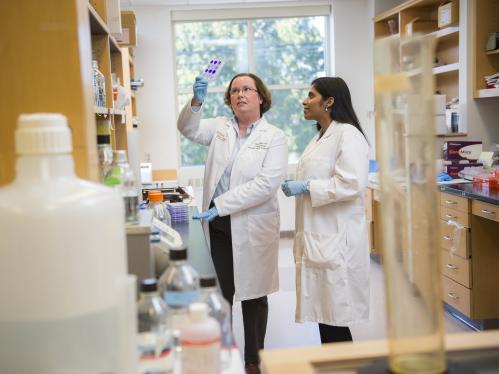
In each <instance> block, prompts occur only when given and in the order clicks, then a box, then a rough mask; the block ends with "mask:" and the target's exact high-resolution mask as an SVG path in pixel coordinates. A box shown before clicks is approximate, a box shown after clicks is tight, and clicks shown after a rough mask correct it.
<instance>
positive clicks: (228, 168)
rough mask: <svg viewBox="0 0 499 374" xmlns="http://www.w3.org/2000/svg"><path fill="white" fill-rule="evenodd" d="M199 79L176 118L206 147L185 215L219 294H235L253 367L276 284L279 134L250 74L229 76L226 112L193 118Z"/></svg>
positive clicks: (249, 368)
mask: <svg viewBox="0 0 499 374" xmlns="http://www.w3.org/2000/svg"><path fill="white" fill-rule="evenodd" d="M207 87H208V82H207V81H206V80H204V79H203V78H201V77H197V78H196V81H195V83H194V86H193V92H194V97H193V98H192V100H191V102H188V103H187V104H186V105H185V107H184V108H183V109H182V111H181V112H180V114H179V117H178V120H177V127H178V129H179V130H180V132H181V133H182V134H183V135H184V136H185V137H186V138H188V139H189V140H191V141H193V142H195V143H199V144H203V145H206V146H208V147H209V151H208V158H207V160H206V167H205V172H204V184H203V212H202V213H200V214H199V215H197V216H193V218H195V219H196V218H197V219H202V220H203V229H204V232H205V236H206V239H207V241H208V242H209V243H210V250H211V257H212V259H213V264H214V265H215V271H216V273H217V277H218V280H219V283H220V288H221V289H222V294H223V296H224V298H225V299H226V300H227V301H228V302H229V303H230V305H232V303H233V301H234V299H235V301H241V308H242V312H243V325H244V342H245V344H244V360H245V364H246V372H248V373H259V372H260V369H259V362H260V360H259V357H258V350H260V349H263V346H264V340H265V332H266V328H267V316H268V304H267V295H269V294H271V293H273V292H276V291H277V290H278V288H279V276H278V272H277V255H278V249H279V230H280V227H279V204H278V201H277V190H278V189H279V186H280V184H281V182H282V181H283V180H284V178H285V176H286V172H287V167H288V145H287V139H286V136H285V134H284V132H283V131H282V130H280V129H279V128H277V127H275V126H273V125H271V124H269V123H268V122H267V121H266V120H265V117H264V116H263V114H264V113H265V112H266V111H267V110H269V109H270V106H271V97H270V93H269V90H268V89H267V87H265V84H264V83H263V82H262V80H261V79H260V78H259V77H257V76H256V75H254V74H250V73H244V74H238V75H236V76H234V77H233V78H232V80H231V81H230V83H229V86H228V87H227V90H226V92H225V104H227V105H228V106H229V107H230V109H231V111H232V113H233V114H234V115H233V116H231V117H217V118H208V119H202V118H201V117H202V112H203V106H204V99H205V96H206V92H207ZM200 370H202V369H200Z"/></svg>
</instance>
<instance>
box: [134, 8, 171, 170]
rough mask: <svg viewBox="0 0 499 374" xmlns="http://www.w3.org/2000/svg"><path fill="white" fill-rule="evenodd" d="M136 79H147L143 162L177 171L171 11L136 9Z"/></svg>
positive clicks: (142, 99)
mask: <svg viewBox="0 0 499 374" xmlns="http://www.w3.org/2000/svg"><path fill="white" fill-rule="evenodd" d="M133 9H134V10H135V14H136V18H137V30H138V39H137V44H138V45H137V48H136V49H135V56H134V61H135V65H134V66H135V78H144V82H145V84H144V87H143V88H142V89H139V90H138V91H137V114H138V116H139V130H140V153H141V161H142V162H145V161H148V160H149V161H150V162H152V164H153V168H154V169H177V167H178V160H177V153H178V152H177V148H178V147H177V128H176V125H175V120H176V112H175V86H174V83H173V82H174V75H173V59H172V28H171V22H170V10H169V9H168V8H167V7H164V6H136V7H134V8H133Z"/></svg>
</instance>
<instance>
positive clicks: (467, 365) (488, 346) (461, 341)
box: [260, 330, 499, 374]
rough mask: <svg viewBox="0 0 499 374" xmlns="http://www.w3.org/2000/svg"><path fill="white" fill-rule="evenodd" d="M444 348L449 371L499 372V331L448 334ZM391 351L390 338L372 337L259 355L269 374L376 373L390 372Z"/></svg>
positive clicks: (479, 373)
mask: <svg viewBox="0 0 499 374" xmlns="http://www.w3.org/2000/svg"><path fill="white" fill-rule="evenodd" d="M423 339H424V338H423ZM410 343H411V344H414V347H415V349H416V350H417V348H418V347H421V346H422V344H425V343H424V342H423V341H419V340H417V339H414V340H412V341H411V342H410ZM406 344H407V342H406ZM445 350H446V356H447V360H448V363H449V371H448V372H447V373H448V374H452V373H467V374H468V373H474V374H482V373H483V374H488V373H497V370H498V369H497V368H498V367H499V331H498V330H496V331H484V332H468V333H459V334H449V335H446V336H445ZM388 353H389V341H388V340H370V341H359V342H353V343H350V342H349V343H330V344H324V345H322V346H319V347H307V348H292V349H275V350H268V349H266V350H265V351H262V352H260V355H261V357H262V366H263V369H264V370H265V373H266V374H295V373H296V374H315V373H338V374H356V373H359V374H375V373H387V370H386V364H387V357H388ZM458 368H459V369H461V370H457V369H458ZM453 369H454V370H453Z"/></svg>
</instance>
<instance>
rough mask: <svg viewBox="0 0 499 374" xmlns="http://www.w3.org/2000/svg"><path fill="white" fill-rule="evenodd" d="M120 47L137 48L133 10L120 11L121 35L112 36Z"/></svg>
mask: <svg viewBox="0 0 499 374" xmlns="http://www.w3.org/2000/svg"><path fill="white" fill-rule="evenodd" d="M114 36H115V37H116V41H117V42H118V43H119V44H120V45H121V46H133V47H136V46H137V23H136V19H135V12H134V11H133V10H123V11H121V35H114Z"/></svg>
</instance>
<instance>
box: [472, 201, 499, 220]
mask: <svg viewBox="0 0 499 374" xmlns="http://www.w3.org/2000/svg"><path fill="white" fill-rule="evenodd" d="M472 211H473V214H474V215H476V216H480V217H483V218H487V219H490V220H492V221H496V222H499V206H497V205H493V204H488V203H484V202H483V201H478V200H473V204H472Z"/></svg>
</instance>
